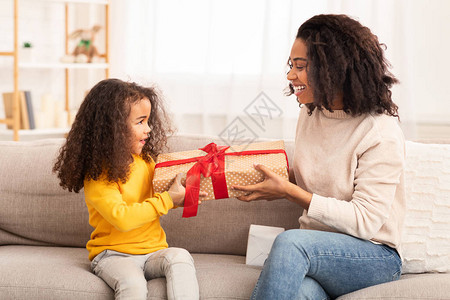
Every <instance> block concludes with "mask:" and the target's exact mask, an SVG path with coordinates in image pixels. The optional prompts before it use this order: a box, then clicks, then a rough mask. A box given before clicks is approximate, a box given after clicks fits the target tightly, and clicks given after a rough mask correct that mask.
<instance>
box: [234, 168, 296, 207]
mask: <svg viewBox="0 0 450 300" xmlns="http://www.w3.org/2000/svg"><path fill="white" fill-rule="evenodd" d="M255 169H256V170H258V171H260V172H261V173H263V174H264V177H265V178H264V181H263V182H260V183H257V184H252V185H246V186H243V185H234V186H232V188H233V189H235V190H238V191H244V192H248V193H247V194H246V195H244V196H240V197H237V199H239V200H241V201H253V200H275V199H279V198H286V185H287V184H289V181H287V180H286V179H285V178H283V177H281V176H280V175H278V174H276V173H275V172H273V171H272V170H270V169H269V168H267V167H266V166H264V165H259V164H257V165H255Z"/></svg>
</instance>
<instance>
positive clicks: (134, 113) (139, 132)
mask: <svg viewBox="0 0 450 300" xmlns="http://www.w3.org/2000/svg"><path fill="white" fill-rule="evenodd" d="M151 109H152V106H151V104H150V100H148V99H147V98H143V99H141V100H139V101H138V102H135V103H133V104H131V111H130V115H129V116H128V125H129V126H130V128H131V143H132V145H131V151H132V153H133V154H136V155H139V154H141V152H142V148H143V147H144V145H145V142H146V141H147V139H148V134H149V132H150V127H149V126H148V119H149V118H150V112H151Z"/></svg>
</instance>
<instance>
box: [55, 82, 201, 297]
mask: <svg viewBox="0 0 450 300" xmlns="http://www.w3.org/2000/svg"><path fill="white" fill-rule="evenodd" d="M169 128H170V126H169V123H168V118H167V116H166V113H165V111H164V108H163V107H162V106H161V100H160V99H159V97H158V95H157V94H156V93H155V91H154V90H153V89H152V88H145V87H142V86H139V85H137V84H135V83H128V82H123V81H121V80H118V79H107V80H103V81H101V82H99V83H98V84H97V85H95V86H94V87H93V88H92V90H91V91H90V92H89V94H88V95H87V96H86V98H85V99H84V101H83V103H82V104H81V106H80V110H79V111H78V114H77V116H76V119H75V122H74V124H73V126H72V129H71V130H70V132H69V134H68V136H67V141H66V143H65V145H64V146H63V147H62V148H61V150H60V154H59V157H58V159H57V161H56V164H55V166H54V168H53V171H54V172H57V175H58V177H59V179H60V181H61V182H60V185H61V186H62V187H63V188H65V189H68V190H69V191H74V192H76V193H78V192H79V191H80V190H81V189H82V188H83V187H84V194H85V199H86V204H87V207H88V210H89V224H90V225H91V226H92V227H94V231H93V232H92V234H91V239H90V241H89V242H88V243H87V245H86V248H87V250H88V251H89V259H90V260H91V261H92V263H91V267H92V270H93V272H94V273H95V274H96V275H97V276H99V277H100V278H102V279H103V280H104V281H105V282H106V283H107V284H108V285H109V286H110V287H111V288H112V289H113V290H114V292H115V297H116V299H147V280H150V279H152V278H157V277H164V276H165V277H166V282H167V295H168V298H169V299H198V298H199V291H198V283H197V278H196V272H195V268H194V262H193V259H192V257H191V255H190V254H189V253H188V252H187V251H186V250H184V249H180V248H168V245H167V242H166V235H165V233H164V230H163V229H162V228H161V225H160V222H159V217H160V216H161V215H164V214H167V212H168V211H169V209H171V208H173V207H174V206H182V205H183V202H184V187H183V186H182V185H181V178H180V177H177V178H176V180H175V182H174V184H173V185H172V186H171V188H170V189H169V191H168V192H164V193H162V194H154V193H153V187H152V179H153V173H154V166H155V163H154V161H153V159H152V157H153V158H154V157H156V156H157V155H158V153H159V152H160V151H161V150H162V148H163V146H165V144H166V134H167V132H168V131H170V130H169Z"/></svg>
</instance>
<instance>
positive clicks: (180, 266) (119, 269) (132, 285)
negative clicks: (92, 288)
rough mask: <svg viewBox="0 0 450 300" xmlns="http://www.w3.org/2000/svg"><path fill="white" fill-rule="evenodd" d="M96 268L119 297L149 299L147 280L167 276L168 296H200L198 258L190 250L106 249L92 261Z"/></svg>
mask: <svg viewBox="0 0 450 300" xmlns="http://www.w3.org/2000/svg"><path fill="white" fill-rule="evenodd" d="M91 268H92V271H93V272H94V274H95V275H97V276H98V277H100V278H102V279H103V280H104V281H105V282H106V283H107V284H108V285H109V286H110V287H111V288H112V289H113V290H114V293H115V298H116V299H127V300H128V299H147V280H150V279H153V278H159V277H166V285H167V297H168V299H186V300H196V299H199V291H198V282H197V276H196V274H195V273H196V272H195V267H194V260H193V259H192V256H191V255H190V254H189V252H188V251H186V250H185V249H181V248H167V249H163V250H159V251H156V252H154V253H150V254H145V255H132V254H125V253H120V252H116V251H113V250H105V251H103V252H101V253H100V254H98V255H97V256H96V257H95V258H94V260H93V261H92V263H91Z"/></svg>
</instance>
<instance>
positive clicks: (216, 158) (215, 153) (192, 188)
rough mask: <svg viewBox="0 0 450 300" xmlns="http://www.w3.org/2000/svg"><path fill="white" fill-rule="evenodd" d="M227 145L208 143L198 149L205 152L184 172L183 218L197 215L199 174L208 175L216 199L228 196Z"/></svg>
mask: <svg viewBox="0 0 450 300" xmlns="http://www.w3.org/2000/svg"><path fill="white" fill-rule="evenodd" d="M228 148H230V147H227V146H217V145H216V144H215V143H210V144H208V145H206V146H205V147H203V148H200V149H199V150H203V151H205V152H206V153H207V154H206V155H205V156H203V157H201V158H200V159H199V160H198V161H197V163H196V164H195V165H194V166H192V168H191V169H190V170H189V171H188V172H187V174H186V196H185V198H184V210H183V218H189V217H193V216H196V215H197V209H198V200H199V194H200V177H201V176H200V175H203V177H210V176H211V181H212V185H213V189H214V197H215V198H216V199H220V198H228V188H227V183H226V180H225V151H226V150H227V149H228Z"/></svg>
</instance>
